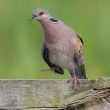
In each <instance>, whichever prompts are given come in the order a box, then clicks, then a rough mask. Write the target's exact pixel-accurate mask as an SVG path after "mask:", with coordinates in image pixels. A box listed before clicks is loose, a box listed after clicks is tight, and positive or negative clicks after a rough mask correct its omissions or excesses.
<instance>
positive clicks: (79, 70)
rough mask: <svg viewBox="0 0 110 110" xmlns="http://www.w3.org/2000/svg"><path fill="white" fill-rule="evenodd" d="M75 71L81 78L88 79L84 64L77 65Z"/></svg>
mask: <svg viewBox="0 0 110 110" xmlns="http://www.w3.org/2000/svg"><path fill="white" fill-rule="evenodd" d="M75 73H76V75H77V77H78V78H79V79H87V76H86V71H85V67H84V65H81V66H79V65H77V66H76V68H75Z"/></svg>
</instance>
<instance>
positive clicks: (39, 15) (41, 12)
mask: <svg viewBox="0 0 110 110" xmlns="http://www.w3.org/2000/svg"><path fill="white" fill-rule="evenodd" d="M49 17H50V15H49V13H48V12H47V11H46V10H45V9H40V8H39V9H34V10H33V11H32V19H36V20H39V21H40V20H43V19H45V18H49Z"/></svg>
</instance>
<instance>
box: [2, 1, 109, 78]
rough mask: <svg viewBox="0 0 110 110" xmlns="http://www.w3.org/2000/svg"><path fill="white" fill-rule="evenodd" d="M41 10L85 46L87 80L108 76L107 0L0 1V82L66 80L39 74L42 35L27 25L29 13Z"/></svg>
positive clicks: (36, 27)
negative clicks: (47, 13) (81, 40)
mask: <svg viewBox="0 0 110 110" xmlns="http://www.w3.org/2000/svg"><path fill="white" fill-rule="evenodd" d="M39 7H41V8H45V9H47V10H48V11H49V12H50V13H51V14H52V15H53V16H55V17H56V18H59V19H61V20H62V21H64V22H65V23H66V24H68V25H69V26H70V27H71V28H73V29H74V30H75V31H76V32H79V33H80V34H81V36H82V38H83V39H84V42H85V60H86V71H87V75H88V77H89V78H90V79H94V78H98V77H107V76H110V75H109V74H110V70H109V69H110V59H109V57H110V50H109V49H110V43H109V42H110V1H109V0H28V1H26V0H0V78H15V79H26V78H29V79H33V78H34V79H37V78H54V79H56V78H60V79H61V78H69V77H70V76H69V73H68V72H67V71H65V75H57V74H54V73H52V72H41V71H40V70H42V69H47V68H48V66H47V65H46V64H45V63H44V61H43V59H42V57H41V50H40V48H41V44H42V39H43V31H42V28H41V26H40V23H38V22H36V21H32V22H29V19H30V18H31V14H32V10H33V9H35V8H39Z"/></svg>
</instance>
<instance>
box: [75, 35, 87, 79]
mask: <svg viewBox="0 0 110 110" xmlns="http://www.w3.org/2000/svg"><path fill="white" fill-rule="evenodd" d="M76 38H77V40H76V48H75V55H74V59H75V62H76V63H77V69H76V72H78V71H80V72H79V77H80V78H81V79H83V78H87V77H86V72H85V67H84V64H85V61H84V42H83V40H82V38H81V37H80V35H79V34H78V33H76ZM78 69H79V70H78ZM81 75H82V76H81Z"/></svg>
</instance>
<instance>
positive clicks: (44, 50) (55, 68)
mask: <svg viewBox="0 0 110 110" xmlns="http://www.w3.org/2000/svg"><path fill="white" fill-rule="evenodd" d="M42 57H43V59H44V61H45V62H46V63H47V64H48V66H49V67H50V68H51V69H52V70H53V71H54V72H56V73H59V74H64V71H63V69H62V68H61V67H60V66H58V65H55V64H52V63H51V61H50V59H49V50H48V48H47V47H46V44H45V42H44V43H43V45H42Z"/></svg>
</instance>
